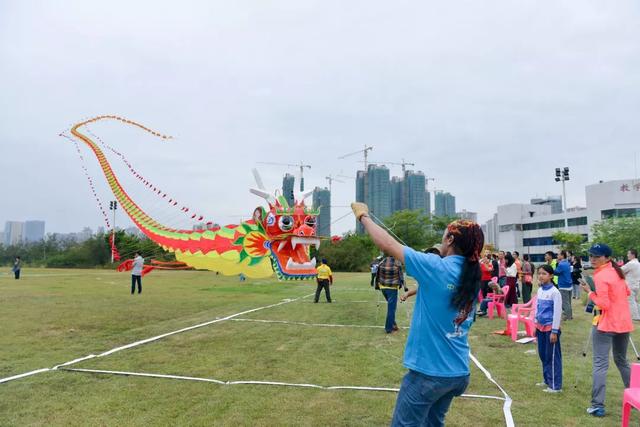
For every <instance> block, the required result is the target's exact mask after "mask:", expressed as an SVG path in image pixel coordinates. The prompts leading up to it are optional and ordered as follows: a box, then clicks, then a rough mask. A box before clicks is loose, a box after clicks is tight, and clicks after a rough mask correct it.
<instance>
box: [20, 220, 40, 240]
mask: <svg viewBox="0 0 640 427" xmlns="http://www.w3.org/2000/svg"><path fill="white" fill-rule="evenodd" d="M42 239H44V221H25V223H24V242H25V243H30V242H39V241H41V240H42Z"/></svg>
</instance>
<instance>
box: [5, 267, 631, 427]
mask: <svg viewBox="0 0 640 427" xmlns="http://www.w3.org/2000/svg"><path fill="white" fill-rule="evenodd" d="M335 279H336V280H335V285H334V286H333V287H332V295H333V298H334V303H333V304H326V303H324V302H322V301H323V300H321V303H320V304H313V298H312V297H310V294H311V293H312V292H313V291H314V290H315V286H314V285H313V284H311V283H310V282H294V283H279V282H277V281H275V280H271V279H270V280H248V281H246V282H239V281H238V279H237V278H235V277H233V278H228V277H222V276H216V275H215V274H212V273H210V272H160V271H156V272H153V273H151V274H150V275H149V276H147V277H145V279H144V289H143V293H142V294H141V295H134V296H131V295H130V294H129V276H128V275H127V274H122V273H115V272H111V271H103V270H46V269H42V270H30V269H27V270H24V271H23V278H22V279H21V280H20V281H16V280H13V278H12V277H10V276H9V275H8V274H6V273H3V274H1V275H0V321H1V325H2V332H3V333H2V334H0V349H1V351H0V378H5V377H9V376H12V375H16V374H20V373H23V372H28V371H32V370H36V369H40V368H51V367H53V366H55V365H58V364H61V363H64V362H67V361H70V360H73V359H76V358H80V357H83V356H87V355H90V354H100V353H103V352H105V351H108V350H110V349H113V348H116V347H120V346H123V345H125V344H129V343H133V342H136V341H139V340H143V339H146V338H150V337H153V336H157V335H160V334H163V333H166V332H170V331H175V330H178V329H181V328H184V327H188V326H192V325H197V324H200V323H203V322H208V321H212V320H215V319H220V318H223V317H227V316H230V315H233V314H236V313H240V312H243V311H247V310H251V309H255V308H260V307H265V306H269V305H273V304H278V303H279V305H275V306H273V307H270V308H264V309H261V310H257V311H254V312H251V313H247V314H243V315H240V316H237V317H235V318H233V319H229V320H223V321H218V322H216V323H212V324H210V325H207V326H203V327H201V328H197V329H193V330H190V331H187V332H183V333H180V334H175V335H171V336H168V337H166V338H163V339H160V340H157V341H154V342H150V343H147V344H144V345H140V346H136V347H133V348H129V349H124V350H122V351H118V352H115V353H113V354H110V355H108V356H104V357H97V358H92V359H88V360H85V361H82V362H79V363H77V364H74V365H71V366H69V367H70V368H80V369H96V370H112V371H127V372H143V373H153V374H169V375H177V376H188V377H198V378H208V379H216V380H220V381H225V382H226V381H247V380H248V381H273V382H286V383H298V384H299V383H305V384H317V385H322V386H369V387H387V388H397V387H399V384H400V381H401V378H402V375H403V373H404V371H405V370H404V368H403V367H402V352H403V348H404V343H405V341H406V336H407V330H406V329H403V330H402V331H401V332H400V333H398V334H394V335H392V336H387V335H386V334H385V333H384V329H383V328H381V325H382V324H383V323H384V315H385V306H384V304H381V306H380V308H379V309H378V308H377V301H378V294H377V293H375V292H373V291H372V290H371V289H370V287H369V285H368V274H339V273H338V274H336V277H335ZM411 308H412V305H411V304H399V306H398V314H397V318H398V323H399V325H400V326H408V325H409V318H410V314H411ZM574 312H575V314H576V315H575V320H573V321H571V322H566V323H564V324H563V327H562V331H563V335H562V352H563V361H564V391H563V393H561V394H559V395H548V394H546V393H543V392H542V391H541V390H539V389H538V388H537V387H535V385H534V384H535V383H536V382H538V381H540V377H541V368H540V363H539V360H538V357H537V355H536V354H535V352H532V351H531V350H534V349H535V346H534V345H533V344H528V345H521V344H514V343H512V342H511V340H510V339H509V338H507V337H504V336H498V335H493V334H491V332H492V331H494V330H497V329H502V328H503V327H504V321H503V320H500V319H494V320H489V319H485V318H482V319H479V320H478V321H477V322H476V323H475V325H474V326H473V327H472V329H471V333H470V343H471V351H472V353H473V354H474V355H475V356H476V357H477V358H478V359H479V361H480V363H482V365H484V367H486V369H487V370H488V371H490V372H491V374H492V376H493V378H494V379H495V380H496V381H497V382H498V383H499V384H500V385H501V386H502V387H503V388H504V389H505V390H506V392H507V393H508V394H509V395H510V396H511V398H512V399H513V405H512V413H513V417H514V420H515V423H516V425H518V426H615V425H619V423H620V406H621V395H622V389H623V387H622V384H621V381H620V378H619V375H618V372H617V370H616V369H615V367H614V366H612V368H611V369H610V370H609V382H608V389H607V411H608V415H607V416H606V417H605V418H604V419H593V418H591V417H589V416H588V415H587V414H586V413H585V408H586V407H587V406H588V405H589V401H590V390H591V359H590V357H591V353H590V352H589V355H588V357H587V358H583V357H582V351H583V348H584V345H585V342H586V338H587V333H588V331H589V323H588V317H587V315H586V314H585V313H583V312H582V305H581V304H580V303H579V302H577V301H576V302H574ZM265 321H269V322H265ZM273 321H276V322H273ZM285 322H293V323H285ZM320 324H325V325H326V324H334V325H349V327H327V326H319V325H320ZM352 326H364V327H352ZM368 326H377V327H368ZM634 339H635V340H636V341H637V342H638V343H639V344H640V332H635V333H634ZM434 351H437V349H434ZM629 358H630V360H633V359H635V355H634V354H633V353H632V351H631V348H630V353H629ZM466 393H468V394H477V395H488V396H496V397H502V393H501V392H500V391H499V390H498V388H497V387H496V386H495V385H494V384H492V383H491V382H490V381H489V380H488V379H487V378H486V377H485V375H484V374H483V373H482V372H481V371H480V370H479V369H477V368H476V367H475V366H473V365H472V377H471V384H470V386H469V389H468V390H467V392H466ZM395 398H396V394H395V393H394V392H388V391H368V390H324V389H313V388H301V387H284V386H275V385H257V384H239V385H224V384H223V385H221V384H216V383H212V382H198V381H186V380H179V379H165V378H145V377H134V376H120V375H112V374H95V373H82V372H70V371H63V370H55V371H48V372H44V373H40V374H37V375H33V376H29V377H25V378H22V379H18V380H15V381H10V382H7V383H3V384H0V425H2V426H13V425H15V426H24V425H47V426H50V425H55V426H58V425H60V426H62V425H64V426H67V425H100V426H123V425H160V426H164V425H166V426H169V425H203V426H204V425H229V426H232V425H233V426H236V425H247V426H249V425H251V426H254V425H304V426H306V425H309V426H311V425H318V426H320V425H323V426H324V425H362V426H377V425H388V423H389V421H390V418H391V413H392V410H393V406H394V402H395ZM502 406H503V401H500V400H491V399H478V398H459V399H456V400H455V401H454V403H453V405H452V407H451V410H450V412H449V415H448V418H447V424H448V425H452V426H471V425H473V426H499V425H504V424H505V418H504V415H503V411H502ZM632 423H635V424H633V425H639V424H640V416H639V415H638V414H637V413H634V414H633V418H632Z"/></svg>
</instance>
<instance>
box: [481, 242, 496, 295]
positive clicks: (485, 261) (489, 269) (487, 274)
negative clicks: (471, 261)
mask: <svg viewBox="0 0 640 427" xmlns="http://www.w3.org/2000/svg"><path fill="white" fill-rule="evenodd" d="M480 271H481V272H482V273H481V276H480V282H481V285H480V286H481V288H480V290H481V291H482V297H483V298H486V297H487V293H488V292H489V282H491V275H492V274H493V266H492V265H491V253H490V252H489V251H487V252H486V253H485V254H484V258H482V260H480Z"/></svg>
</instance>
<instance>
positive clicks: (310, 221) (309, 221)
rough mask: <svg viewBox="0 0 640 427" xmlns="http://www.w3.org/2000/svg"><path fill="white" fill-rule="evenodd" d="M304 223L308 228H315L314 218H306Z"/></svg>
mask: <svg viewBox="0 0 640 427" xmlns="http://www.w3.org/2000/svg"><path fill="white" fill-rule="evenodd" d="M304 223H305V225H308V226H309V227H315V226H316V217H315V216H308V217H306V218H305V219H304Z"/></svg>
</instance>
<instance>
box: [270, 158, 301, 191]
mask: <svg viewBox="0 0 640 427" xmlns="http://www.w3.org/2000/svg"><path fill="white" fill-rule="evenodd" d="M258 163H260V164H261V165H275V166H288V167H291V168H300V192H303V191H304V175H303V172H304V168H308V169H311V165H305V164H304V163H302V162H300V163H299V164H292V163H276V162H258Z"/></svg>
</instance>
